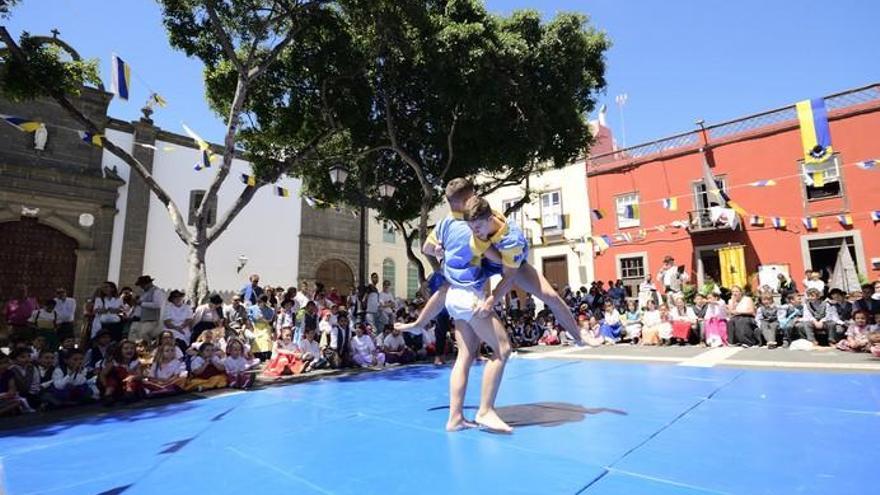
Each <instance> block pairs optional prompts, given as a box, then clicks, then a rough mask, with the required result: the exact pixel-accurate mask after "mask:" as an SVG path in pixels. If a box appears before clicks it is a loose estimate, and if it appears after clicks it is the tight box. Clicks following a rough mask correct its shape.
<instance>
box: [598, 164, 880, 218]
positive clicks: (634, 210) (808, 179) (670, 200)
mask: <svg viewBox="0 0 880 495" xmlns="http://www.w3.org/2000/svg"><path fill="white" fill-rule="evenodd" d="M808 166H809V165H808ZM851 167H856V168H858V169H861V170H869V171H876V170H880V158H875V159H869V160H862V161H858V162H852V163H846V164H841V165H840V168H841V169H843V168H851ZM797 178H802V179H803V180H804V182H805V183H806V184H807V185H808V186H811V187H823V186H824V185H825V184H826V182H827V181H828V179H827V176H826V171H825V170H818V171H811V172H807V173H806V174H803V173H799V174H790V175H783V176H780V177H775V178H772V179H765V180H759V181H754V182H748V183H744V184H733V185H726V186H725V188H724V189H725V191H729V190H731V189H742V188H747V187H774V186H776V185H778V184H779V183H780V182H782V181H785V180H790V179H797ZM692 195H693V193H686V194H678V195H673V196H668V197H665V198H658V199H651V200H644V201H642V200H640V201H639V203H638V204H637V205H626V206H624V207H622V209H621V212H620V213H621V214H622V215H624V216H625V218H629V219H637V218H639V210H640V207H641V206H644V205H650V204H660V205H661V206H662V207H663V208H664V209H666V210H669V211H678V206H679V202H678V200H679V199H682V198H684V199H687V198H690V197H692ZM590 214H591V217H592V218H593V220H600V219H602V218H603V217H605V216H606V214H605V210H603V209H601V208H595V209H593V210H591V213H590Z"/></svg>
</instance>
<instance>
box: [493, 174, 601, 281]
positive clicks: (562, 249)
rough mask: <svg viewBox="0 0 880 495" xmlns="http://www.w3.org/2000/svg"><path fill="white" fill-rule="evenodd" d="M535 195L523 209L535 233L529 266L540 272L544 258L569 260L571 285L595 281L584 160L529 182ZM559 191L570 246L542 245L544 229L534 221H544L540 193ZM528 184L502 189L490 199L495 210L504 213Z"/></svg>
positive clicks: (538, 176) (534, 176) (526, 225)
mask: <svg viewBox="0 0 880 495" xmlns="http://www.w3.org/2000/svg"><path fill="white" fill-rule="evenodd" d="M529 187H530V188H531V191H532V192H533V199H532V202H531V203H530V204H526V205H524V206H523V208H522V212H523V214H524V218H525V221H524V224H525V225H524V228H525V230H526V231H530V232H531V233H532V239H531V240H532V246H531V249H530V251H529V262H530V263H532V265H533V266H534V267H535V268H537V269H538V271H541V269H542V262H543V259H544V258H550V257H555V256H563V255H564V256H566V257H567V261H568V284H569V286H571V287H573V288H575V289H576V288H578V287H580V286H581V285H586V284H588V283H589V282H591V281H592V280H593V278H594V277H593V248H592V246H591V245H590V244H589V243H587V242H586V237H587V236H589V235H591V228H592V227H591V219H590V207H589V195H588V191H587V176H586V168H585V167H584V162H583V160H581V161H578V162H575V163H573V164H570V165H568V166H566V167H564V168H561V169H553V170H547V171H545V172H543V173H540V174H534V175H532V176H531V177H530V178H529ZM554 190H559V191H560V197H561V202H562V213H563V215H566V216H567V217H568V223H567V224H566V226H565V230H564V231H563V234H564V237H565V238H566V239H567V240H568V241H570V242H569V243H558V244H551V245H546V246H545V245H541V226H540V225H539V224H538V223H537V222H535V221H534V220H536V219H540V218H541V193H542V192H548V191H554ZM524 191H525V184H522V185H519V186H510V187H504V188H501V189H499V190H497V191H495V192H493V193H492V194H490V195H488V196H487V198H486V199H487V200H488V201H489V203H490V204H491V205H492V207H493V208H494V209H496V210H499V211H501V209H502V204H503V203H504V202H505V201H509V200H516V199H519V198H521V197H523V195H524V194H525V192H524Z"/></svg>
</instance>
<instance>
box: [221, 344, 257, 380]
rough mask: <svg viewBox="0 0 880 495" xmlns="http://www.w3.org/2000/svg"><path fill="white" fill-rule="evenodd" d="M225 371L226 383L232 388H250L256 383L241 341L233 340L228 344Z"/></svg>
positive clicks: (224, 359)
mask: <svg viewBox="0 0 880 495" xmlns="http://www.w3.org/2000/svg"><path fill="white" fill-rule="evenodd" d="M223 369H224V370H226V382H227V384H228V385H229V386H230V387H232V388H240V389H246V388H250V386H251V384H252V383H253V381H254V373H253V372H251V371H250V369H251V363H250V362H249V360H248V359H247V357H246V356H245V351H244V344H243V343H242V342H241V341H240V340H238V339H231V340H230V341H229V343H228V344H226V357H225V358H223Z"/></svg>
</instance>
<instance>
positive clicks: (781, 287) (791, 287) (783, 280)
mask: <svg viewBox="0 0 880 495" xmlns="http://www.w3.org/2000/svg"><path fill="white" fill-rule="evenodd" d="M776 292H778V293H779V296H780V298H781V300H782V302H783V303H784V302H785V301H787V300H788V295H789V294H797V285H796V284H795V283H794V280H792V279H790V278H788V277H786V276H785V274H784V273H780V274H778V275H776Z"/></svg>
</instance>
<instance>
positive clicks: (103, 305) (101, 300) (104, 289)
mask: <svg viewBox="0 0 880 495" xmlns="http://www.w3.org/2000/svg"><path fill="white" fill-rule="evenodd" d="M93 311H94V314H95V319H94V320H93V321H92V338H94V337H95V335H97V334H98V332H99V331H100V330H102V329H103V330H107V331H108V332H109V333H110V340H112V341H113V342H120V341H121V340H122V329H123V327H124V326H125V324H124V323H123V321H122V314H123V311H122V299H120V298H119V291H118V290H117V288H116V284H114V283H113V282H110V281H107V282H104V283H103V284H102V285H101V288H100V289H99V295H97V296H96V297H95V301H94V309H93Z"/></svg>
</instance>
